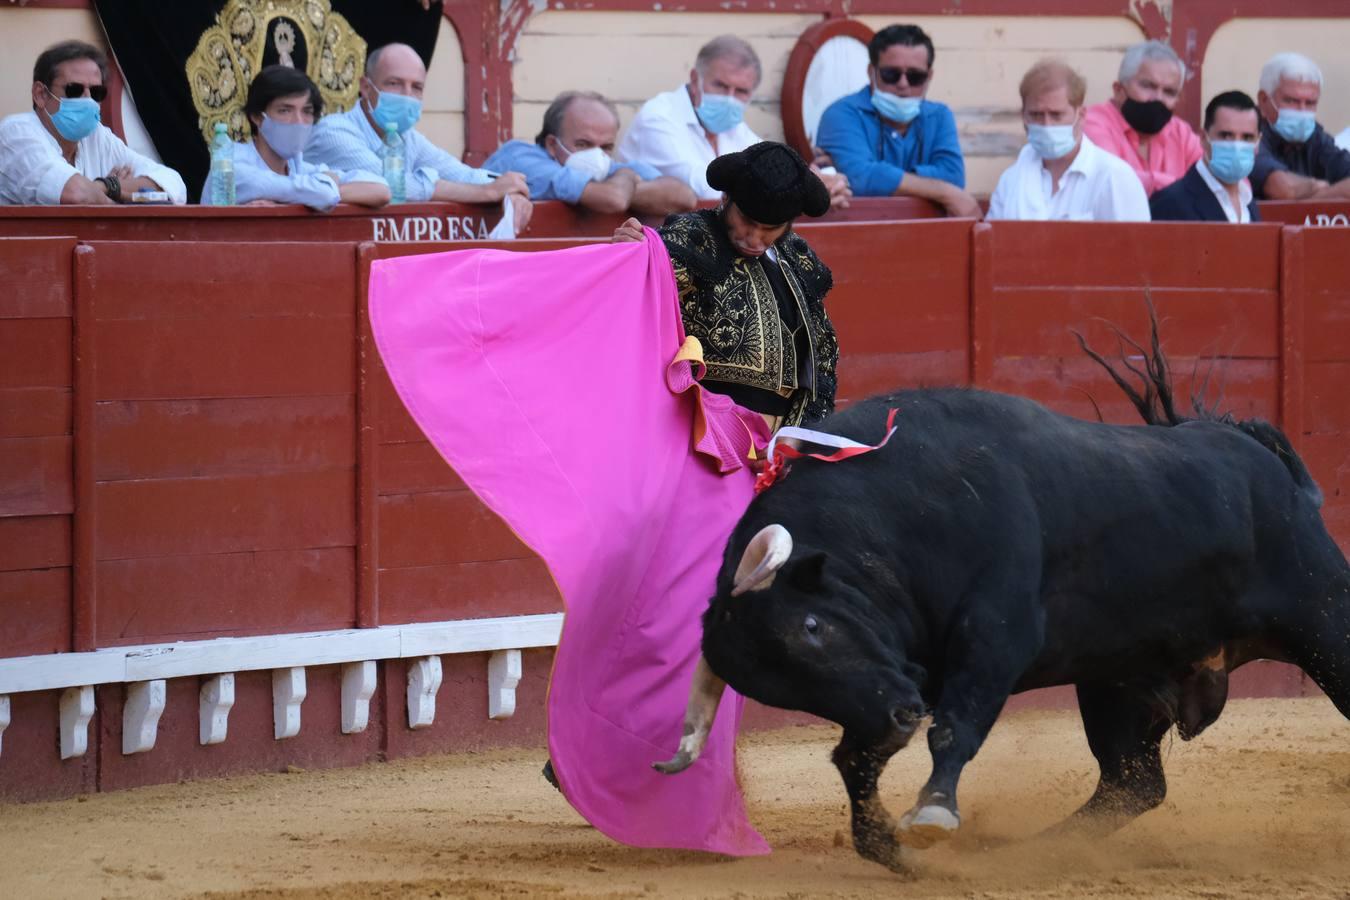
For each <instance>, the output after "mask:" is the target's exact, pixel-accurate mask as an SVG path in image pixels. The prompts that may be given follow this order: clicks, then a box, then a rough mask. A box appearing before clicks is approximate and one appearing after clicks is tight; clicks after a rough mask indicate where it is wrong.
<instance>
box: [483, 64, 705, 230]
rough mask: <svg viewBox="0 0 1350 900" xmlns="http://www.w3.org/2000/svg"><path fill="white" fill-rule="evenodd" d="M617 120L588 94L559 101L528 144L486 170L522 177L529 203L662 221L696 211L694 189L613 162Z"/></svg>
mask: <svg viewBox="0 0 1350 900" xmlns="http://www.w3.org/2000/svg"><path fill="white" fill-rule="evenodd" d="M618 137H619V115H618V113H617V112H616V111H615V110H614V106H613V104H611V103H610V102H609V101H608V100H606V99H605V98H604V97H602V96H601V95H599V94H596V93H593V92H590V91H567V92H565V93H563V94H560V95H558V97H557V99H555V100H554V101H553V102H552V103H551V104H549V107H548V109H547V110H546V111H545V112H544V127H543V129H542V130H541V131H540V132H539V135H538V137H536V138H535V140H534V143H533V144H529V143H526V142H525V141H519V140H516V141H507V142H506V143H505V144H503V145H502V146H501V147H500V148H499V149H498V150H497V152H496V153H494V154H492V156H490V157H488V160H487V162H486V163H485V165H486V166H487V167H488V168H490V169H498V170H501V169H510V170H512V171H516V172H523V173H524V174H525V178H526V180H527V182H528V184H529V188H530V198H531V199H533V200H562V201H564V202H566V203H573V204H576V205H578V206H581V207H583V208H585V209H589V210H592V211H594V212H600V213H625V212H630V211H631V212H632V213H634V214H635V215H639V216H667V215H670V214H671V213H675V212H688V211H689V210H692V209H693V208H694V207H695V206H696V205H697V198H696V197H695V196H694V191H693V188H691V187H689V185H688V184H686V183H685V182H684V181H681V180H680V179H677V178H671V177H668V176H665V175H662V174H661V173H660V172H658V171H657V170H656V169H654V168H653V167H651V166H649V165H647V164H646V163H641V162H628V163H621V162H617V161H616V160H615V159H614V157H613V155H612V154H613V153H614V144H615V142H616V141H617V140H618Z"/></svg>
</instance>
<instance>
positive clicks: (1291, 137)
mask: <svg viewBox="0 0 1350 900" xmlns="http://www.w3.org/2000/svg"><path fill="white" fill-rule="evenodd" d="M1274 128H1275V131H1276V133H1278V134H1279V136H1280V137H1282V138H1284V139H1285V140H1286V141H1289V142H1290V143H1291V144H1302V143H1304V142H1305V141H1307V140H1308V138H1310V137H1312V134H1313V131H1314V130H1315V129H1316V128H1317V113H1315V112H1313V111H1312V110H1311V109H1282V110H1280V115H1279V118H1277V119H1276V120H1275V125H1274Z"/></svg>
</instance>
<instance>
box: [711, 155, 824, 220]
mask: <svg viewBox="0 0 1350 900" xmlns="http://www.w3.org/2000/svg"><path fill="white" fill-rule="evenodd" d="M708 185H709V186H710V187H712V188H713V189H714V190H718V191H725V192H726V193H727V195H728V196H730V197H731V202H733V203H735V204H736V207H737V208H738V209H739V210H740V211H741V212H743V213H745V214H746V215H747V216H749V217H750V218H751V219H754V220H755V221H756V222H758V223H760V224H761V225H782V224H783V223H785V222H789V221H791V220H793V219H795V218H797V216H799V215H801V214H802V213H806V214H807V215H808V216H823V215H825V213H827V212H829V209H830V192H829V190H827V189H826V187H825V185H824V184H822V183H821V180H820V179H819V178H817V177H816V173H814V172H812V171H811V169H810V168H809V167H808V166H807V165H806V163H805V162H803V161H802V158H801V157H800V156H798V155H797V151H795V150H793V149H792V148H791V147H789V146H788V145H787V144H779V143H776V142H775V141H760V142H759V143H758V144H754V145H752V146H750V147H746V148H745V149H744V150H742V151H741V152H739V153H728V154H726V155H725V156H719V157H717V159H714V160H713V161H712V162H711V163H709V164H708Z"/></svg>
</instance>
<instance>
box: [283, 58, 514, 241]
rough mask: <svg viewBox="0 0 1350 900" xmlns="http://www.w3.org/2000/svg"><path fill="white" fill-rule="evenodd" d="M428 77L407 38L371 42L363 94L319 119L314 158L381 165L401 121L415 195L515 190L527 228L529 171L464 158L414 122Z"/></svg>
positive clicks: (459, 197)
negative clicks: (478, 165) (481, 165)
mask: <svg viewBox="0 0 1350 900" xmlns="http://www.w3.org/2000/svg"><path fill="white" fill-rule="evenodd" d="M426 81H427V67H426V65H424V64H423V62H422V58H421V57H420V56H418V55H417V51H416V50H414V49H413V48H411V47H409V46H408V45H407V44H386V45H385V46H383V47H379V48H377V49H375V50H372V51H371V52H370V54H369V55H368V56H367V57H366V72H365V75H363V76H362V78H361V99H360V101H359V102H358V103H357V104H356V106H354V107H352V108H351V109H350V110H348V111H347V112H344V113H334V114H332V115H330V116H325V117H324V118H322V119H320V120H319V123H318V124H317V125H315V126H314V133H313V134H312V135H311V136H310V139H309V144H308V145H306V147H305V154H306V155H307V156H308V157H309V159H310V161H311V162H316V163H323V164H324V165H327V166H331V167H332V168H334V169H337V170H338V171H341V172H383V171H384V166H383V163H382V162H381V157H380V151H381V149H382V148H383V145H384V136H385V131H386V128H387V126H389V125H397V126H398V133H399V135H400V137H401V138H402V140H403V165H404V171H405V172H406V173H407V175H406V182H405V183H406V190H407V196H408V200H409V201H410V202H414V203H417V202H425V201H427V200H440V201H447V202H451V203H500V202H501V201H502V199H503V198H505V197H506V196H507V195H508V194H509V195H510V196H511V208H512V209H513V210H514V214H515V230H516V232H517V233H519V232H521V231H524V230H525V226H526V225H527V224H529V221H530V213H531V211H532V207H531V205H530V201H529V196H528V192H527V189H526V187H525V177H524V176H523V175H521V174H520V173H518V172H503V173H501V174H500V175H498V173H496V172H491V171H489V170H487V169H475V168H472V167H471V166H466V165H465V164H464V163H462V162H460V161H459V160H458V159H456V158H455V157H454V156H453V155H451V154H449V153H447V152H446V151H444V150H442V149H441V148H440V147H437V146H436V145H435V144H433V143H431V141H429V140H427V139H426V137H425V136H423V135H422V134H421V133H420V132H418V131H417V130H416V129H415V128H414V127H413V126H415V125H416V124H417V120H418V119H420V118H421V117H422V91H423V90H424V89H425V88H426Z"/></svg>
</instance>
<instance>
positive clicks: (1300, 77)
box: [1252, 53, 1350, 200]
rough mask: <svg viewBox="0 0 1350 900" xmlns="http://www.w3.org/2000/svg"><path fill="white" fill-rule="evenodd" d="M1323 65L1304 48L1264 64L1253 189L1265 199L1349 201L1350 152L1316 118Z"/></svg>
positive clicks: (1280, 54)
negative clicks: (1259, 127)
mask: <svg viewBox="0 0 1350 900" xmlns="http://www.w3.org/2000/svg"><path fill="white" fill-rule="evenodd" d="M1321 97H1322V70H1321V69H1319V68H1318V67H1317V64H1316V63H1314V62H1313V61H1312V60H1311V59H1308V57H1306V56H1303V55H1302V54H1299V53H1279V54H1276V55H1275V56H1274V57H1273V58H1272V59H1271V60H1270V62H1268V63H1266V64H1265V66H1264V67H1262V69H1261V90H1260V92H1259V93H1258V94H1257V95H1256V102H1257V106H1258V108H1259V109H1260V112H1261V143H1260V146H1258V148H1257V151H1256V166H1255V167H1254V168H1253V169H1252V188H1253V189H1254V190H1255V191H1256V196H1257V197H1259V198H1260V199H1262V200H1309V199H1317V200H1350V151H1347V150H1344V149H1342V148H1340V147H1338V146H1336V141H1335V140H1334V139H1333V138H1332V137H1331V135H1329V134H1327V133H1326V131H1325V130H1324V129H1323V128H1322V126H1321V124H1319V123H1318V121H1317V102H1318V100H1320V99H1321Z"/></svg>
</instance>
